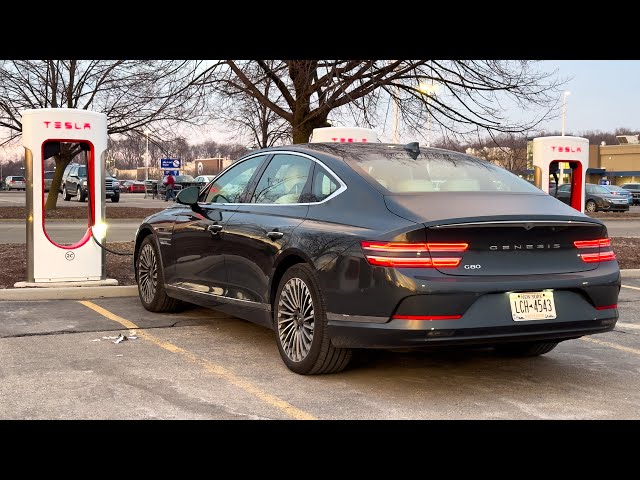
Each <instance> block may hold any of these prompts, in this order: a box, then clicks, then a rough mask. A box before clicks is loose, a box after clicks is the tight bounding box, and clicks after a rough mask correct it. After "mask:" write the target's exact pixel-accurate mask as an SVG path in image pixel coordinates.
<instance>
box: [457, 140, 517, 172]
mask: <svg viewBox="0 0 640 480" xmlns="http://www.w3.org/2000/svg"><path fill="white" fill-rule="evenodd" d="M465 151H466V152H467V153H470V154H472V155H475V156H477V157H480V158H484V159H485V160H487V161H489V162H492V163H495V164H496V165H499V166H501V167H502V168H505V169H507V170H509V171H511V172H513V173H518V174H519V173H523V172H524V171H525V170H526V169H527V137H526V135H516V134H513V133H503V134H500V135H496V136H495V137H487V138H484V139H480V140H478V141H476V142H473V143H471V144H469V145H468V146H467V148H466V149H465Z"/></svg>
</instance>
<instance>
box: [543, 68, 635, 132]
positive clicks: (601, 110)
mask: <svg viewBox="0 0 640 480" xmlns="http://www.w3.org/2000/svg"><path fill="white" fill-rule="evenodd" d="M544 65H545V66H546V67H548V68H549V69H551V70H553V69H557V70H558V74H559V75H560V76H561V77H573V79H572V80H570V81H569V82H568V83H567V86H566V90H569V91H570V92H571V94H570V95H569V96H568V97H567V113H566V124H565V128H566V131H567V132H571V133H574V134H576V133H579V132H583V131H585V130H601V131H604V132H609V131H611V132H612V131H613V130H615V129H616V128H618V127H628V128H630V129H631V130H632V131H634V132H637V131H640V60H563V61H557V60H554V61H545V62H544ZM543 128H544V129H545V130H560V129H561V128H562V120H561V119H560V118H558V119H556V120H552V121H549V122H547V123H546V124H545V126H544V127H543Z"/></svg>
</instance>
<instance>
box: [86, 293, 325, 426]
mask: <svg viewBox="0 0 640 480" xmlns="http://www.w3.org/2000/svg"><path fill="white" fill-rule="evenodd" d="M78 303H81V304H82V305H84V306H85V307H87V308H90V309H91V310H93V311H95V312H97V313H99V314H100V315H102V316H104V317H107V318H108V319H109V320H113V321H114V322H118V323H119V324H120V325H122V326H124V327H126V328H129V329H134V328H135V329H137V330H138V332H137V334H138V335H139V336H140V337H142V338H145V339H146V340H148V341H150V342H151V343H154V344H156V345H157V346H159V347H161V348H164V349H165V350H168V351H169V352H171V353H177V354H179V355H182V356H183V357H185V358H186V359H188V360H189V361H190V362H192V363H195V364H197V365H199V366H201V367H203V368H204V369H205V370H207V371H208V372H209V373H213V374H214V375H217V376H219V377H221V378H223V379H225V380H227V381H228V382H229V383H231V384H233V385H235V386H236V387H239V388H241V389H242V390H244V391H245V392H247V393H250V394H251V395H253V396H255V397H257V398H258V399H260V400H262V401H263V402H265V403H267V404H268V405H271V406H272V407H275V408H277V409H279V410H281V411H282V412H284V413H285V414H287V415H288V416H290V417H292V418H294V419H296V420H317V418H316V417H314V416H313V415H311V414H309V413H307V412H305V411H303V410H300V409H299V408H296V407H294V406H293V405H291V404H290V403H288V402H285V401H284V400H281V399H280V398H278V397H276V396H274V395H271V394H270V393H267V392H265V391H264V390H262V389H260V388H259V387H257V386H255V385H253V384H252V383H251V382H248V381H246V380H244V379H242V378H240V377H238V376H237V375H236V374H235V373H233V372H232V371H230V370H228V369H226V368H224V367H222V366H220V365H216V364H215V363H213V362H210V361H209V360H207V359H205V358H201V357H198V356H197V355H195V354H194V353H192V352H190V351H188V350H185V349H183V348H180V347H178V346H177V345H174V344H173V343H170V342H166V341H164V340H162V339H160V338H158V337H156V336H155V335H152V334H151V333H148V332H146V331H144V330H140V327H138V326H137V325H136V324H135V323H133V322H131V321H129V320H127V319H126V318H122V317H120V316H118V315H116V314H115V313H111V312H110V311H109V310H107V309H105V308H102V307H101V306H99V305H96V304H95V303H93V302H89V301H87V300H79V301H78Z"/></svg>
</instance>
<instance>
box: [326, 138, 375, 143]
mask: <svg viewBox="0 0 640 480" xmlns="http://www.w3.org/2000/svg"><path fill="white" fill-rule="evenodd" d="M331 140H333V141H334V142H341V143H353V142H357V141H358V139H357V138H344V137H342V138H338V137H331ZM360 141H361V142H366V141H367V139H366V138H363V139H361V140H360Z"/></svg>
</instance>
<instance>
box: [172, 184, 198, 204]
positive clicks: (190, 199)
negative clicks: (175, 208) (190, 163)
mask: <svg viewBox="0 0 640 480" xmlns="http://www.w3.org/2000/svg"><path fill="white" fill-rule="evenodd" d="M199 196H200V189H199V188H198V187H187V188H183V189H182V190H180V191H179V192H178V196H177V197H176V202H178V203H181V204H182V205H190V206H192V207H193V206H194V205H197V204H198V197H199Z"/></svg>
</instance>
